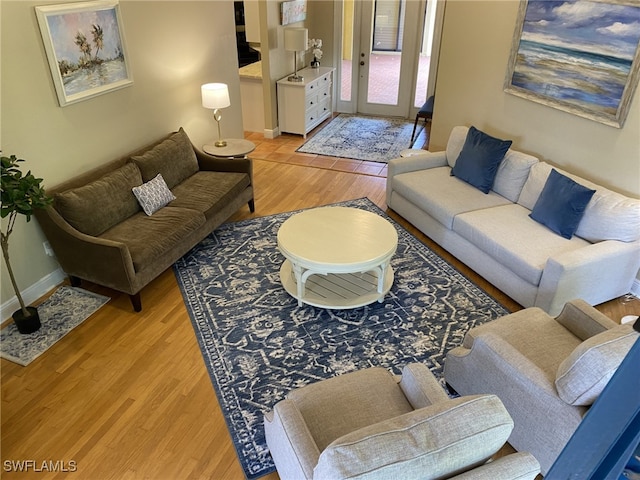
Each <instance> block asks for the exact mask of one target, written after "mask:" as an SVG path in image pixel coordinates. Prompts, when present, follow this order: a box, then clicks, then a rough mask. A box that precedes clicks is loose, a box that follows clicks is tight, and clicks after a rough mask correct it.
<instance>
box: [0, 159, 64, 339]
mask: <svg viewBox="0 0 640 480" xmlns="http://www.w3.org/2000/svg"><path fill="white" fill-rule="evenodd" d="M1 159H2V175H1V180H2V194H1V195H2V206H1V207H0V217H1V218H5V217H9V219H8V220H7V223H6V224H5V226H4V228H3V229H2V230H0V243H1V245H2V255H3V256H4V260H5V262H6V264H7V271H8V272H9V278H11V285H12V286H13V290H14V291H15V293H16V297H17V299H18V302H20V310H18V311H16V312H15V313H14V314H13V321H14V322H15V324H16V327H17V328H18V331H19V332H20V333H32V332H35V331H36V330H38V329H39V328H40V317H39V315H38V309H37V308H35V307H27V306H25V304H24V300H23V299H22V295H21V294H20V289H19V288H18V284H17V283H16V279H15V276H14V274H13V269H12V268H11V262H10V261H9V236H10V235H11V232H13V227H14V225H15V222H16V218H17V217H18V214H21V215H24V216H25V217H26V219H27V222H28V221H30V220H31V216H32V215H33V211H34V210H35V209H36V208H43V207H45V206H47V205H49V204H50V203H51V201H52V199H51V198H50V197H48V196H47V195H46V193H45V191H44V189H43V188H42V187H41V186H40V183H41V182H42V179H41V178H36V177H34V176H33V175H32V174H31V171H30V170H29V171H28V172H27V174H26V175H24V174H23V173H22V171H21V170H20V166H19V165H18V163H19V162H24V160H22V159H19V158H17V157H16V156H15V155H11V156H9V157H5V156H2V157H1Z"/></svg>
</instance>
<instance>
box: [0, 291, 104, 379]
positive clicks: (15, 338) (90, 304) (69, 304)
mask: <svg viewBox="0 0 640 480" xmlns="http://www.w3.org/2000/svg"><path fill="white" fill-rule="evenodd" d="M109 300H110V298H109V297H105V296H103V295H98V294H97V293H93V292H89V291H87V290H83V289H82V288H77V287H69V286H62V287H60V288H58V289H57V290H56V291H55V292H53V294H52V295H51V296H50V297H49V298H47V299H46V300H45V301H44V302H43V303H41V304H40V305H38V314H39V315H40V323H41V324H42V326H41V327H40V329H39V330H38V331H36V332H33V333H28V334H22V333H20V332H18V329H17V328H16V326H15V324H14V323H13V322H11V323H10V324H9V325H7V326H6V327H5V328H3V329H2V331H0V357H2V358H6V359H7V360H10V361H12V362H15V363H17V364H19V365H22V366H27V365H29V364H30V363H31V362H33V361H34V360H35V359H36V358H38V357H39V356H40V355H42V354H43V353H44V352H46V351H47V349H48V348H49V347H51V346H52V345H53V344H54V343H56V342H57V341H58V340H60V339H61V338H62V337H64V336H65V335H66V334H67V333H69V332H70V331H71V330H73V329H74V328H75V327H77V326H78V325H80V324H81V323H82V322H84V321H85V320H86V319H87V318H89V317H90V316H91V315H92V314H93V313H95V312H96V311H97V310H98V309H99V308H100V307H101V306H103V305H104V304H105V303H107V302H108V301H109Z"/></svg>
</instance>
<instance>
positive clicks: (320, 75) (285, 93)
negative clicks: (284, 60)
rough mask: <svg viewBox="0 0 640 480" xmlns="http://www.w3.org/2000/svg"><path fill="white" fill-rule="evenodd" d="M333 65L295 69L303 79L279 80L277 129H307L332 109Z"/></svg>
mask: <svg viewBox="0 0 640 480" xmlns="http://www.w3.org/2000/svg"><path fill="white" fill-rule="evenodd" d="M334 70H335V69H334V68H332V67H319V68H305V69H302V70H299V71H298V75H302V76H303V77H304V80H303V81H302V82H290V81H289V80H287V78H288V77H289V76H288V75H287V77H285V78H283V79H282V80H278V83H277V89H278V123H279V127H280V132H283V133H284V132H287V133H297V134H299V135H302V136H303V137H305V138H306V137H307V133H309V132H310V131H311V130H313V129H314V128H315V127H317V126H318V125H319V124H320V123H321V122H322V121H324V120H326V119H327V118H329V117H331V114H332V113H333V71H334Z"/></svg>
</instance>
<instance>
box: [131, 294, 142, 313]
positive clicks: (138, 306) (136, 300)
mask: <svg viewBox="0 0 640 480" xmlns="http://www.w3.org/2000/svg"><path fill="white" fill-rule="evenodd" d="M129 299H131V305H133V310H134V311H136V312H140V311H142V300H141V299H140V292H138V293H136V294H135V295H129Z"/></svg>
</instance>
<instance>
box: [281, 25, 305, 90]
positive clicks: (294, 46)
mask: <svg viewBox="0 0 640 480" xmlns="http://www.w3.org/2000/svg"><path fill="white" fill-rule="evenodd" d="M308 42H309V31H308V30H307V29H306V28H285V29H284V49H285V50H287V51H288V52H294V53H293V55H294V57H293V65H294V69H295V72H294V74H293V75H291V76H289V77H288V78H287V80H289V81H290V82H302V81H303V80H304V77H303V76H301V75H298V52H304V51H305V50H307V48H308Z"/></svg>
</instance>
